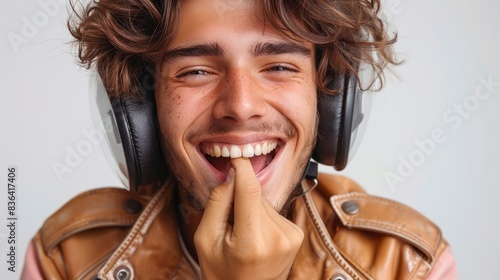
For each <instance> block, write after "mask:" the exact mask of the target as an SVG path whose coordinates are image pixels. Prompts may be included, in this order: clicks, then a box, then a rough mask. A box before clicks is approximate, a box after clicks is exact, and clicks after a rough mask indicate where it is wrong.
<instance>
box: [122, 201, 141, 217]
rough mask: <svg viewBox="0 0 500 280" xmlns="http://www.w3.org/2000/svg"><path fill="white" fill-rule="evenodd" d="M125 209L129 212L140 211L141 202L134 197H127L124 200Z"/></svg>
mask: <svg viewBox="0 0 500 280" xmlns="http://www.w3.org/2000/svg"><path fill="white" fill-rule="evenodd" d="M124 207H125V210H126V211H127V212H129V213H131V214H137V213H139V212H141V210H142V204H141V203H140V202H139V201H137V200H135V199H129V200H127V201H126V202H125V205H124Z"/></svg>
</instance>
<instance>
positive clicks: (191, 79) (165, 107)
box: [156, 0, 316, 210]
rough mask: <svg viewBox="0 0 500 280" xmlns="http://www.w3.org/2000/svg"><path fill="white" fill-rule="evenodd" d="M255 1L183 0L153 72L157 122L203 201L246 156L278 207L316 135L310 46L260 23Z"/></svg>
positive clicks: (175, 164) (178, 171)
mask: <svg viewBox="0 0 500 280" xmlns="http://www.w3.org/2000/svg"><path fill="white" fill-rule="evenodd" d="M254 5H255V4H254V1H231V0H227V1H223V0H215V1H210V0H187V1H184V2H183V4H182V7H181V17H180V26H179V31H178V33H176V36H175V38H174V39H173V41H172V43H171V44H170V45H169V47H168V49H167V50H166V54H165V56H164V60H163V61H162V63H160V65H159V66H158V69H157V83H156V102H157V108H158V121H159V125H160V130H161V134H162V137H163V146H164V150H165V157H166V160H167V162H168V165H169V168H170V170H171V172H172V173H173V174H174V176H175V177H176V178H177V179H178V181H179V183H180V186H181V187H182V188H184V190H185V191H186V192H181V194H182V193H184V194H185V195H186V193H187V196H189V197H191V203H192V204H193V205H196V206H198V208H200V207H201V208H202V207H203V206H204V205H205V204H206V202H207V199H208V196H209V193H210V190H211V189H212V188H214V187H216V186H218V185H219V184H220V183H221V182H223V181H224V180H225V178H226V175H227V172H228V171H229V168H230V167H231V163H230V160H229V157H241V156H244V157H249V158H250V159H251V162H252V166H253V169H254V171H255V174H256V176H257V178H258V179H259V181H260V183H261V186H262V195H263V196H264V198H265V199H267V200H268V201H269V203H270V204H271V205H272V206H273V207H274V208H275V209H277V210H280V209H281V207H283V205H284V204H285V202H286V201H287V199H288V197H289V196H290V194H291V192H292V190H293V189H294V188H295V186H296V185H297V184H298V182H299V181H300V179H301V177H302V173H303V171H304V169H305V166H306V164H307V163H308V160H309V157H310V155H311V151H312V148H313V145H314V140H315V137H316V84H315V61H314V56H315V54H314V47H313V45H312V44H310V43H306V42H300V41H297V40H293V39H291V38H290V37H289V36H287V35H286V34H283V33H282V32H279V31H276V30H274V29H272V28H271V27H269V26H264V25H263V22H264V20H263V16H262V15H261V13H259V12H258V9H256V7H254Z"/></svg>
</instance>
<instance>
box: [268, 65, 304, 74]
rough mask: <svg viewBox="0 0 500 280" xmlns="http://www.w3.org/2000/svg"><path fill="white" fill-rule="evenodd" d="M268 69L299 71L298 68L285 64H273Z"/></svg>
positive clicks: (270, 70) (271, 70)
mask: <svg viewBox="0 0 500 280" xmlns="http://www.w3.org/2000/svg"><path fill="white" fill-rule="evenodd" d="M267 71H269V72H292V73H297V72H299V71H298V70H297V69H295V68H293V67H291V66H287V65H283V64H276V65H272V66H271V67H269V68H267Z"/></svg>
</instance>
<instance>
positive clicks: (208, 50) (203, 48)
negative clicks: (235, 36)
mask: <svg viewBox="0 0 500 280" xmlns="http://www.w3.org/2000/svg"><path fill="white" fill-rule="evenodd" d="M223 55H224V50H222V48H221V47H220V46H219V44H217V43H210V44H200V45H194V46H189V47H184V48H182V47H181V48H177V49H173V50H170V51H167V52H166V53H165V55H164V57H163V60H172V59H177V58H183V57H194V56H223Z"/></svg>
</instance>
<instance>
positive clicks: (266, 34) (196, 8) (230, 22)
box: [169, 0, 312, 49]
mask: <svg viewBox="0 0 500 280" xmlns="http://www.w3.org/2000/svg"><path fill="white" fill-rule="evenodd" d="M259 3H261V2H260V1H254V0H236V1H233V0H186V1H183V2H182V5H181V11H180V22H179V30H178V32H177V33H176V34H175V36H174V39H173V41H172V42H171V44H170V46H169V49H172V48H177V47H180V46H183V45H192V44H197V43H200V42H203V43H219V44H221V45H224V42H231V40H235V39H236V40H237V41H238V44H239V45H240V46H241V47H243V46H246V45H255V42H256V41H259V40H281V41H295V42H296V43H298V42H299V40H296V39H292V36H289V35H287V34H285V33H284V32H283V31H278V30H276V29H275V28H273V26H272V25H271V23H270V22H269V20H268V19H265V16H264V13H263V12H262V8H261V7H260V4H259ZM300 44H302V45H312V44H308V43H306V42H301V43H300Z"/></svg>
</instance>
